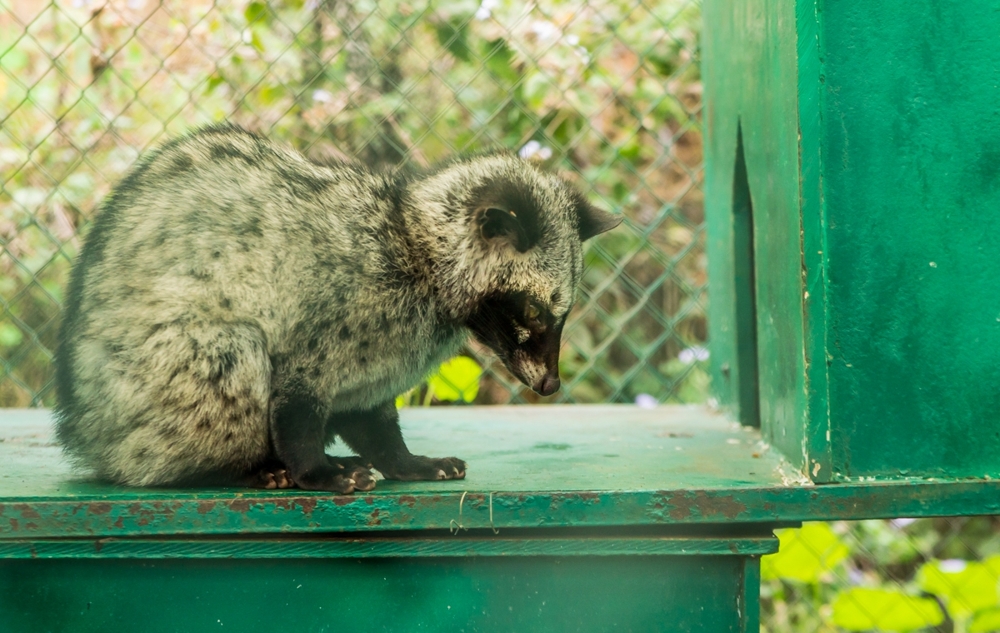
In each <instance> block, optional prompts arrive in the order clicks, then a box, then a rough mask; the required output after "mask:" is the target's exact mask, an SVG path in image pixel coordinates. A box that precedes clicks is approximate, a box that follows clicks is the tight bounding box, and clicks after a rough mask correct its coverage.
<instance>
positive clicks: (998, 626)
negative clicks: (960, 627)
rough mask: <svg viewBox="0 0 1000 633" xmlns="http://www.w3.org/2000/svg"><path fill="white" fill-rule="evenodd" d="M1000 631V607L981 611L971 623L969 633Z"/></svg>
mask: <svg viewBox="0 0 1000 633" xmlns="http://www.w3.org/2000/svg"><path fill="white" fill-rule="evenodd" d="M989 631H1000V607H997V608H993V609H987V610H986V611H980V612H979V613H977V614H976V617H975V618H973V620H972V624H971V625H969V633H988V632H989Z"/></svg>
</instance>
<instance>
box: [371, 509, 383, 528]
mask: <svg viewBox="0 0 1000 633" xmlns="http://www.w3.org/2000/svg"><path fill="white" fill-rule="evenodd" d="M380 514H381V512H380V511H379V509H378V508H375V509H374V510H372V513H371V514H370V515H369V516H368V525H382V519H380V518H378V517H379V515H380Z"/></svg>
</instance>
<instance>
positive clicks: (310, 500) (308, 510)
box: [298, 497, 336, 514]
mask: <svg viewBox="0 0 1000 633" xmlns="http://www.w3.org/2000/svg"><path fill="white" fill-rule="evenodd" d="M334 502H336V499H335V500H334ZM298 504H299V507H300V508H302V512H303V513H305V514H312V513H313V510H315V509H316V497H302V498H301V499H299V500H298Z"/></svg>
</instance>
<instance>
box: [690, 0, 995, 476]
mask: <svg viewBox="0 0 1000 633" xmlns="http://www.w3.org/2000/svg"><path fill="white" fill-rule="evenodd" d="M944 7H947V10H946V9H945V8H944ZM705 12H706V13H705V19H706V25H707V26H706V36H705V66H704V68H705V73H704V76H705V90H706V104H707V105H706V120H707V131H706V135H707V136H706V138H707V144H706V163H707V168H706V186H707V190H706V204H707V210H706V214H707V218H708V221H709V242H708V243H709V257H710V263H711V271H710V272H711V280H712V283H711V288H712V292H713V294H712V305H711V310H712V312H711V321H712V323H711V328H712V329H711V336H712V341H713V355H714V358H715V361H716V363H717V367H718V369H717V370H716V373H715V376H714V377H715V380H716V389H717V391H718V393H719V397H720V400H721V401H722V402H724V403H726V404H729V405H733V404H735V403H736V398H735V394H736V393H737V391H736V390H738V388H739V387H740V384H741V383H742V384H743V386H746V384H745V381H744V377H741V376H740V375H739V372H732V371H730V372H729V373H730V377H729V378H728V379H727V378H726V372H723V371H722V368H723V367H724V366H728V367H736V366H737V364H738V363H736V359H737V358H738V356H739V351H740V346H741V345H742V343H740V341H739V340H738V337H737V332H739V331H740V327H741V324H739V323H738V322H737V316H736V314H735V308H734V306H736V305H738V302H737V301H736V292H735V288H736V284H737V281H738V280H739V279H741V278H744V277H745V276H746V272H745V271H743V270H740V269H739V267H740V266H741V265H746V262H741V261H738V259H737V258H736V257H734V256H733V254H732V253H733V249H734V246H736V243H737V242H736V239H737V237H738V234H737V233H735V232H734V229H733V221H734V218H733V210H734V202H733V199H732V196H733V194H732V192H733V188H734V181H737V179H736V175H737V174H736V173H735V170H734V166H735V165H736V162H737V161H736V134H737V132H736V130H737V126H740V127H741V129H742V134H743V145H744V153H745V157H746V165H747V182H748V189H749V194H750V197H751V199H752V201H753V210H754V226H753V233H754V236H755V240H754V247H755V253H754V256H755V260H756V269H755V271H754V272H755V275H756V293H757V302H758V303H757V306H756V326H757V332H758V339H759V340H758V350H759V354H758V355H759V360H758V363H759V381H760V387H759V389H760V391H759V393H760V398H761V405H760V408H761V428H762V431H763V435H764V437H765V438H766V439H767V440H769V441H771V442H772V443H773V444H774V445H775V446H776V447H778V448H779V449H780V450H781V451H783V452H784V453H785V454H786V456H787V457H788V459H789V460H790V461H791V462H792V463H794V464H795V465H796V466H798V467H799V468H801V470H802V471H803V472H804V473H806V474H808V475H809V476H810V477H811V478H812V479H813V481H816V482H830V481H860V480H861V479H862V478H868V477H876V478H880V479H901V478H905V477H917V478H921V477H923V478H926V477H939V478H941V477H943V478H948V477H963V478H964V477H973V478H984V477H993V478H996V477H997V476H1000V414H998V413H997V412H998V411H1000V389H998V388H997V385H998V384H1000V365H998V364H997V363H996V361H995V359H996V358H998V357H1000V293H998V292H997V279H1000V259H998V258H997V257H996V254H997V253H998V252H1000V167H998V165H1000V110H997V108H996V103H998V102H1000V47H997V45H996V42H997V34H998V33H1000V2H998V1H997V0H989V1H984V2H974V3H965V4H960V3H949V4H945V5H942V4H941V3H936V2H932V1H930V0H923V1H921V2H903V1H902V0H874V1H872V2H864V3H828V2H823V1H816V0H813V1H801V0H800V1H798V2H793V1H792V0H787V1H781V0H752V1H750V2H743V1H739V2H737V1H736V0H706V3H705ZM744 312H745V311H744ZM742 325H744V327H745V324H742ZM743 351H745V350H743ZM727 380H728V382H727Z"/></svg>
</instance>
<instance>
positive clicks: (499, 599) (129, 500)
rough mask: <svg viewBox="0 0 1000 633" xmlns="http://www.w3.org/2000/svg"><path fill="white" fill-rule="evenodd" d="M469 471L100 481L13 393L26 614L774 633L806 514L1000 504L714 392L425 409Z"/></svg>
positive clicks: (0, 418) (7, 499) (417, 428)
mask: <svg viewBox="0 0 1000 633" xmlns="http://www.w3.org/2000/svg"><path fill="white" fill-rule="evenodd" d="M402 422H403V428H404V431H405V433H406V435H407V436H408V438H409V442H410V444H411V446H412V447H413V449H414V450H415V451H420V452H425V453H434V452H441V451H444V452H449V453H452V452H453V453H455V454H457V455H460V456H461V457H463V458H465V459H467V460H468V462H469V463H470V469H469V475H468V478H467V479H465V480H463V481H450V482H405V483H404V482H387V481H383V482H380V483H379V485H378V487H376V489H375V490H374V491H372V492H370V493H364V494H355V495H351V496H333V495H329V494H325V493H317V492H307V491H302V490H279V491H267V490H246V489H193V490H192V489H188V490H169V489H137V488H123V487H117V486H110V485H106V484H101V483H97V482H93V481H88V480H86V479H82V478H80V477H79V476H78V475H75V474H74V473H72V472H71V471H70V470H69V469H68V466H67V465H66V463H65V462H64V461H63V460H62V458H61V456H60V453H59V449H58V447H56V446H55V445H54V444H53V442H52V428H51V423H50V419H49V414H48V412H46V411H38V410H0V463H3V464H4V469H3V472H2V474H0V588H2V590H0V622H3V623H4V624H5V625H7V626H8V629H9V630H13V631H102V632H103V631H109V630H115V631H117V630H143V631H186V632H187V631H205V630H217V629H218V628H219V627H223V628H224V629H225V628H228V629H229V630H239V631H257V630H270V629H271V628H273V627H274V626H275V623H281V626H282V627H287V628H295V630H300V631H326V630H333V629H340V628H353V629H361V630H395V631H413V630H431V631H455V630H459V631H460V630H467V631H512V630H516V631H563V630H567V631H569V630H572V631H607V630H624V631H627V630H633V631H706V632H714V631H756V630H757V627H758V606H757V595H758V591H759V585H760V581H759V569H760V567H759V564H760V556H761V555H763V554H767V553H771V552H774V551H775V549H776V547H777V539H775V538H774V537H773V535H772V530H773V528H774V527H776V526H779V525H795V524H797V523H798V522H800V521H803V520H822V519H860V518H872V517H883V516H928V515H934V514H976V513H986V512H997V511H1000V482H996V481H993V482H983V481H954V480H949V481H922V482H915V483H907V482H889V483H871V482H864V483H843V484H840V485H835V486H821V487H817V486H813V485H811V484H810V482H809V481H808V480H807V479H806V478H805V477H803V476H802V475H801V474H799V473H798V472H797V471H796V469H795V468H794V467H793V465H791V464H790V463H788V461H787V460H786V459H785V458H784V457H783V456H782V455H781V454H780V452H778V451H776V450H774V449H771V448H769V447H768V445H767V444H766V443H765V442H764V441H763V440H762V438H761V436H760V433H759V432H758V431H757V430H756V429H753V428H749V427H744V426H741V425H739V424H738V423H735V422H732V421H730V420H729V419H727V417H726V416H724V415H722V414H720V413H717V412H713V411H710V410H707V409H705V408H702V407H660V408H657V409H652V410H643V409H639V408H638V407H633V406H628V405H622V406H580V407H466V408H452V409H447V410H442V409H439V408H435V409H410V410H405V411H404V412H403V416H402Z"/></svg>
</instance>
